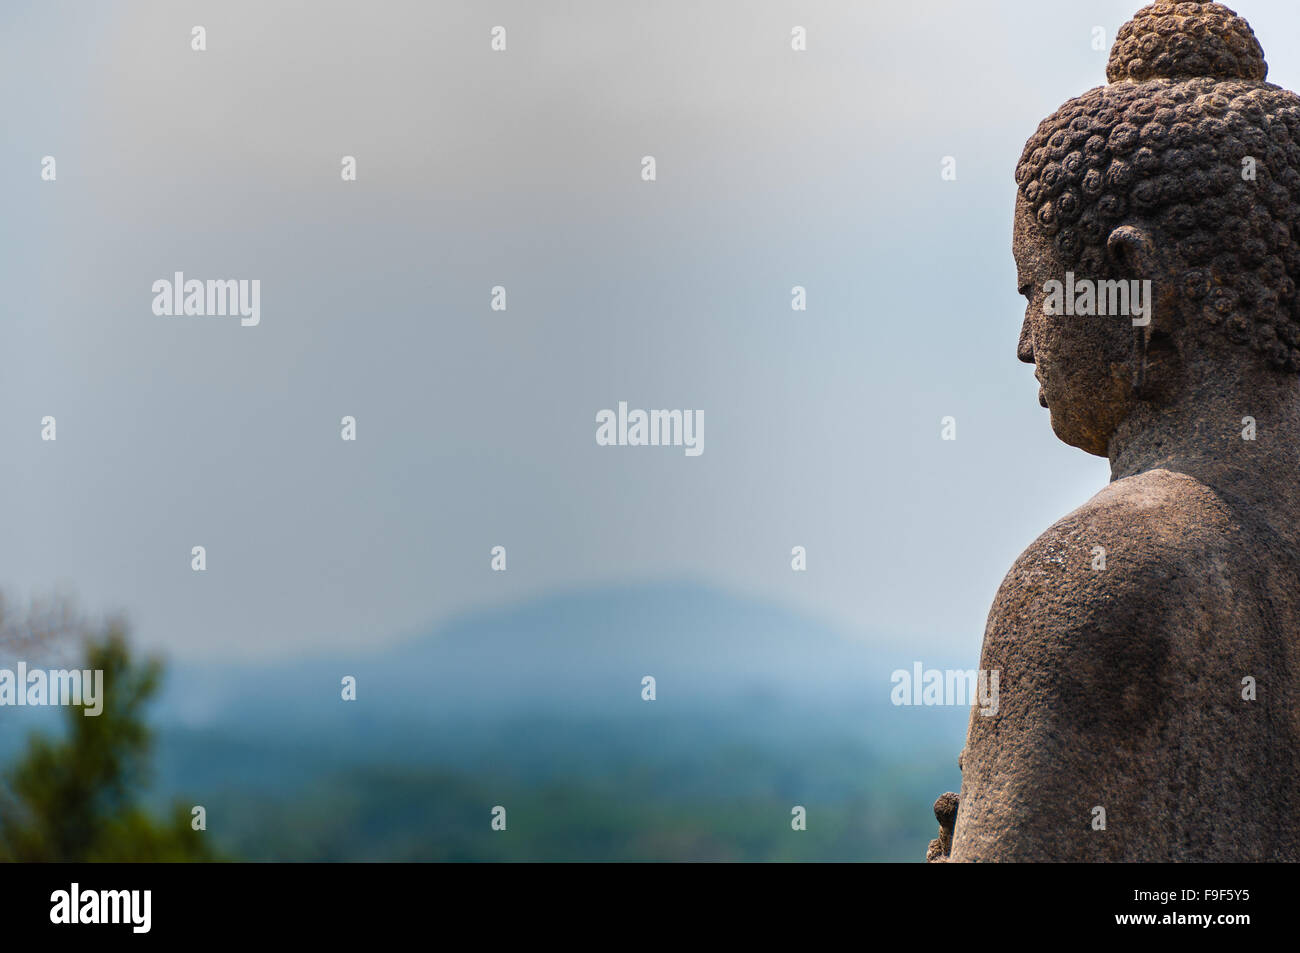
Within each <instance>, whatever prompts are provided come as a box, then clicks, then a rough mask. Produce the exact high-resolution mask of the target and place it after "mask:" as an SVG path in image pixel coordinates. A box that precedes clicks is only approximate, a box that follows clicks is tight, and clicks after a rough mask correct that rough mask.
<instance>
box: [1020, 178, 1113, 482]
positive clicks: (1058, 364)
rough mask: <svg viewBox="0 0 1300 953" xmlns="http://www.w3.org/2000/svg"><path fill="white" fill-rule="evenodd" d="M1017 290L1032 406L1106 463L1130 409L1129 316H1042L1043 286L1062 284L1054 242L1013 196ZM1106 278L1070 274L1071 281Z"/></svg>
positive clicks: (1072, 442)
mask: <svg viewBox="0 0 1300 953" xmlns="http://www.w3.org/2000/svg"><path fill="white" fill-rule="evenodd" d="M1012 251H1013V253H1014V255H1015V259H1016V271H1017V278H1016V280H1017V282H1018V284H1019V290H1020V293H1021V294H1022V295H1024V297H1025V299H1026V306H1025V320H1024V324H1023V326H1022V327H1021V329H1020V341H1019V345H1018V346H1017V348H1016V356H1017V357H1018V358H1019V359H1020V360H1022V361H1024V362H1025V363H1026V364H1033V365H1034V377H1035V378H1037V380H1038V382H1039V384H1040V385H1041V386H1040V389H1039V395H1038V401H1039V403H1040V404H1042V406H1044V407H1046V408H1047V410H1048V412H1049V413H1050V414H1051V420H1052V430H1053V431H1054V432H1055V434H1056V435H1057V436H1058V437H1059V438H1060V439H1061V440H1063V441H1065V442H1066V443H1068V444H1070V445H1071V446H1073V447H1078V448H1079V449H1081V450H1085V451H1087V452H1088V453H1091V454H1095V455H1097V456H1102V457H1104V456H1106V455H1107V453H1108V449H1109V446H1110V438H1111V435H1112V434H1113V433H1114V432H1115V428H1116V427H1118V426H1119V424H1120V422H1121V421H1122V420H1123V419H1124V418H1125V417H1126V416H1128V414H1129V413H1130V412H1131V410H1132V408H1133V405H1134V402H1135V395H1134V386H1133V381H1134V328H1133V321H1132V318H1131V316H1124V315H1106V316H1099V315H1064V314H1047V313H1045V312H1046V311H1047V310H1048V309H1047V307H1046V304H1047V301H1048V297H1049V291H1048V288H1047V287H1045V286H1046V285H1047V283H1048V282H1049V281H1057V282H1061V283H1062V284H1064V283H1065V282H1066V280H1067V279H1066V271H1067V269H1066V267H1065V265H1063V264H1062V263H1061V262H1060V260H1059V258H1058V256H1057V253H1056V249H1055V247H1054V245H1053V243H1052V241H1051V240H1050V239H1049V238H1047V237H1046V236H1045V235H1043V234H1042V232H1041V230H1040V229H1039V228H1038V226H1037V224H1036V223H1035V222H1034V218H1033V212H1032V209H1031V208H1030V206H1029V204H1028V203H1027V202H1026V201H1025V199H1024V197H1023V196H1017V200H1016V217H1015V227H1014V233H1013V241H1012ZM1104 277H1106V276H1102V275H1085V274H1079V273H1077V272H1076V273H1074V274H1073V279H1074V281H1075V282H1078V281H1080V280H1083V279H1087V280H1090V281H1099V280H1101V279H1103V278H1104Z"/></svg>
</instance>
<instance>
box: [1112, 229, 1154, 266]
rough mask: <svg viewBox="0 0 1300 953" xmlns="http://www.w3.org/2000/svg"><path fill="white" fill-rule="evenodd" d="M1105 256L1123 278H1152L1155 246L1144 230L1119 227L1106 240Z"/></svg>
mask: <svg viewBox="0 0 1300 953" xmlns="http://www.w3.org/2000/svg"><path fill="white" fill-rule="evenodd" d="M1106 256H1107V257H1108V258H1109V259H1110V263H1111V264H1112V265H1114V266H1115V268H1116V269H1117V270H1118V271H1119V272H1120V274H1121V275H1123V276H1124V277H1125V278H1154V277H1155V273H1156V269H1157V266H1156V246H1155V242H1153V241H1152V240H1151V235H1150V233H1149V232H1147V230H1146V229H1145V228H1142V227H1140V226H1138V225H1121V226H1120V227H1119V228H1117V229H1115V230H1114V231H1113V232H1111V233H1110V237H1109V238H1107V239H1106Z"/></svg>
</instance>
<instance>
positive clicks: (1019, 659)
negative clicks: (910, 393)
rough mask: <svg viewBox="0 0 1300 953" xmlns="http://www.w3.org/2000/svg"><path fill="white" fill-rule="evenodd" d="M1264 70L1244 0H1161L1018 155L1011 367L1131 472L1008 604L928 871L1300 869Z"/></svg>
mask: <svg viewBox="0 0 1300 953" xmlns="http://www.w3.org/2000/svg"><path fill="white" fill-rule="evenodd" d="M1267 72H1268V66H1267V64H1266V63H1265V61H1264V54H1263V51H1262V49H1261V48H1260V45H1259V43H1258V42H1257V41H1256V39H1255V35H1254V33H1253V32H1252V30H1251V28H1250V26H1249V25H1248V24H1247V23H1246V21H1245V20H1243V19H1241V18H1240V17H1238V16H1237V15H1236V14H1235V13H1234V12H1233V11H1231V10H1229V9H1227V8H1226V7H1224V6H1222V5H1220V4H1218V3H1186V2H1184V3H1175V2H1159V3H1153V4H1151V5H1150V6H1147V7H1144V8H1143V9H1142V10H1140V11H1138V13H1137V14H1136V15H1135V16H1134V17H1133V19H1132V20H1131V21H1129V22H1128V23H1126V24H1125V25H1124V26H1123V27H1122V28H1121V29H1120V31H1119V33H1118V35H1117V37H1116V40H1115V44H1114V47H1113V49H1112V50H1111V54H1110V60H1109V63H1108V65H1107V68H1106V77H1107V79H1108V80H1109V84H1108V85H1105V86H1099V87H1097V88H1096V89H1092V90H1090V91H1088V92H1086V93H1084V94H1083V95H1081V96H1079V97H1077V98H1075V99H1072V100H1070V101H1069V102H1067V103H1066V104H1065V105H1064V106H1062V107H1061V108H1060V109H1059V110H1057V111H1056V112H1055V113H1054V114H1053V115H1051V116H1049V117H1048V118H1047V119H1045V120H1043V121H1042V123H1040V124H1039V126H1038V131H1037V132H1035V133H1034V135H1033V136H1032V137H1031V138H1030V139H1029V141H1028V142H1027V143H1026V144H1025V148H1024V152H1023V154H1022V155H1021V158H1020V162H1019V164H1018V165H1017V167H1016V176H1015V179H1016V185H1017V187H1018V188H1017V195H1016V212H1015V225H1014V233H1013V240H1012V250H1013V253H1014V256H1015V260H1016V268H1017V274H1018V281H1019V285H1020V292H1021V293H1022V294H1023V295H1024V297H1025V298H1026V300H1027V302H1028V304H1027V306H1026V309H1025V319H1024V325H1023V327H1022V329H1021V332H1020V339H1019V344H1018V347H1017V352H1016V353H1017V356H1018V357H1019V359H1020V360H1021V361H1024V362H1026V363H1029V364H1033V365H1034V368H1035V371H1034V375H1035V377H1036V378H1037V379H1038V381H1039V383H1040V384H1041V385H1042V386H1041V389H1040V391H1039V402H1040V403H1041V404H1042V405H1043V406H1044V407H1045V408H1046V409H1047V412H1048V414H1049V415H1050V417H1051V424H1052V429H1053V431H1054V432H1055V433H1056V435H1057V436H1058V437H1059V438H1060V439H1061V440H1063V441H1065V442H1066V443H1068V444H1070V445H1071V446H1075V447H1078V448H1079V449H1081V450H1084V451H1086V452H1087V453H1091V454H1095V455H1097V456H1104V457H1107V458H1109V460H1110V466H1111V482H1110V483H1109V484H1108V485H1107V486H1106V487H1105V488H1104V489H1103V490H1101V492H1099V493H1098V494H1097V495H1096V496H1094V497H1093V498H1092V499H1091V500H1089V501H1088V502H1086V503H1085V504H1084V505H1083V506H1081V507H1080V508H1079V509H1077V510H1075V511H1074V512H1073V513H1070V514H1069V515H1068V516H1065V517H1064V518H1062V519H1061V520H1059V521H1058V522H1056V523H1055V524H1054V525H1053V526H1051V527H1050V528H1048V530H1047V531H1046V532H1045V533H1043V534H1042V535H1041V536H1040V537H1038V539H1037V540H1035V541H1034V542H1033V543H1032V544H1031V545H1030V546H1029V548H1028V549H1027V550H1025V552H1024V553H1023V554H1022V555H1021V556H1020V558H1019V559H1017V560H1016V562H1015V564H1014V565H1013V566H1012V567H1011V570H1010V572H1009V573H1008V574H1007V576H1006V579H1005V580H1004V581H1003V583H1002V585H1001V587H1000V589H999V590H998V593H997V596H996V598H995V599H994V602H993V607H992V610H991V611H990V613H989V618H988V625H987V628H986V630H985V635H984V646H983V652H982V658H981V663H980V667H981V668H982V669H984V670H986V671H989V672H992V671H997V672H998V673H999V678H1000V698H999V705H998V707H997V710H996V714H993V715H985V714H983V713H982V712H981V711H980V710H979V709H978V708H976V709H974V710H973V711H972V713H971V719H970V725H969V729H968V732H967V738H966V747H965V749H964V751H963V752H962V755H961V757H960V759H959V763H960V765H961V768H962V785H961V792H960V796H958V795H956V794H951V793H950V794H945V795H944V796H943V797H941V798H940V799H939V801H938V802H937V803H936V805H935V813H936V817H938V818H939V821H940V836H939V837H938V838H937V839H936V840H935V841H934V842H933V843H932V844H931V846H930V851H929V856H928V859H930V860H933V861H992V860H1008V861H1296V860H1300V825H1297V824H1296V818H1297V817H1300V295H1297V292H1296V288H1297V284H1298V283H1300V97H1297V96H1296V95H1295V94H1294V93H1291V92H1289V91H1287V90H1284V89H1281V88H1280V87H1278V86H1275V85H1273V84H1271V83H1268V82H1265V76H1266V75H1267ZM1146 283H1149V284H1146ZM1144 287H1145V288H1146V289H1148V291H1149V297H1148V298H1147V300H1146V301H1145V302H1144V303H1143V306H1142V308H1141V309H1136V308H1134V307H1133V300H1134V299H1135V298H1137V297H1139V296H1140V295H1139V292H1140V290H1141V289H1142V288H1144ZM1062 289H1065V293H1064V294H1063V292H1062ZM1081 289H1082V290H1081ZM1122 290H1130V291H1132V292H1133V295H1132V296H1130V300H1129V302H1128V307H1125V302H1124V300H1123V297H1124V296H1123V295H1121V294H1120V293H1119V292H1120V291H1122ZM1071 293H1072V294H1073V295H1074V296H1075V300H1073V301H1070V300H1065V301H1064V302H1063V300H1062V299H1063V298H1067V299H1068V296H1069V294H1071ZM1103 302H1104V303H1103ZM1062 304H1065V305H1066V307H1062ZM1071 304H1073V305H1075V306H1074V307H1069V305H1071ZM1106 305H1109V306H1106ZM1139 311H1140V312H1141V313H1139ZM1116 312H1120V313H1116ZM1023 477H1024V478H1026V479H1032V475H1030V474H1024V475H1023Z"/></svg>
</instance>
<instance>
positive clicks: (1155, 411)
mask: <svg viewBox="0 0 1300 953" xmlns="http://www.w3.org/2000/svg"><path fill="white" fill-rule="evenodd" d="M1189 379H1191V380H1190V383H1189ZM1183 383H1184V386H1182V387H1180V388H1179V390H1178V392H1177V394H1176V395H1175V396H1174V397H1173V398H1172V399H1166V400H1163V401H1160V402H1159V403H1156V402H1152V401H1140V402H1139V403H1138V404H1137V406H1136V407H1135V409H1134V410H1133V412H1132V413H1131V414H1129V416H1128V417H1126V418H1125V419H1124V421H1123V422H1121V423H1120V425H1119V426H1118V427H1117V428H1116V429H1115V433H1114V434H1113V435H1112V436H1111V440H1110V465H1111V480H1112V481H1114V480H1120V479H1123V478H1124V477H1129V476H1134V475H1136V474H1139V473H1143V472H1146V471H1148V470H1154V469H1165V470H1171V471H1173V472H1176V473H1185V474H1187V475H1189V476H1192V477H1195V478H1197V479H1198V480H1200V481H1201V482H1203V483H1205V484H1206V485H1207V486H1210V487H1213V488H1214V489H1216V490H1219V491H1223V492H1225V493H1227V494H1230V495H1232V496H1234V497H1236V498H1238V499H1239V500H1241V501H1242V502H1246V503H1266V504H1267V505H1268V506H1270V507H1277V506H1279V505H1281V506H1282V507H1284V508H1285V509H1286V510H1288V511H1289V512H1293V513H1295V512H1300V378H1297V377H1296V376H1294V375H1288V374H1283V373H1279V372H1276V371H1270V370H1266V369H1262V368H1260V367H1259V366H1258V365H1256V364H1242V365H1237V364H1236V363H1235V362H1234V363H1233V364H1230V365H1228V366H1223V365H1216V366H1213V367H1200V368H1195V369H1193V371H1192V373H1189V374H1187V375H1186V376H1185V377H1184V382H1183ZM1246 417H1252V418H1254V421H1255V434H1254V437H1255V439H1253V440H1249V439H1245V438H1244V437H1243V435H1242V433H1243V430H1246V429H1247V427H1248V422H1246V423H1244V422H1243V418H1246Z"/></svg>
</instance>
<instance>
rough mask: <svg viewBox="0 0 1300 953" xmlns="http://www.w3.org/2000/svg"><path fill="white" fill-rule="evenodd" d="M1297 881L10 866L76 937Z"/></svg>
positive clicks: (13, 882)
mask: <svg viewBox="0 0 1300 953" xmlns="http://www.w3.org/2000/svg"><path fill="white" fill-rule="evenodd" d="M1291 881H1292V871H1291V870H1290V869H1288V868H1287V867H1286V866H1278V865H1257V866H1252V865H1204V866H1190V865H1182V866H1172V865H1169V866H1160V865H1130V866H1123V865H1097V866H1079V865H1050V866H1013V865H999V866H981V867H968V866H957V865H946V864H945V865H925V864H907V865H901V864H899V865H890V864H872V865H703V864H701V865H636V864H626V865H588V864H568V865H564V864H558V865H541V864H512V865H491V866H489V865H458V866H451V865H432V864H428V865H426V864H338V865H329V864H215V865H180V864H176V865H166V864H157V865H151V864H136V865H129V864H100V865H81V866H78V865H33V866H20V865H8V866H0V911H2V912H3V914H4V923H5V935H6V938H7V939H15V938H20V937H28V936H35V935H38V934H39V935H42V936H44V937H49V938H55V937H59V936H62V937H63V939H64V940H67V941H69V942H72V943H79V942H84V941H87V940H89V941H92V942H93V941H98V940H107V939H112V940H113V941H114V942H127V943H130V942H149V941H150V940H155V939H162V940H164V941H172V940H177V939H182V938H184V939H192V938H196V937H198V938H203V939H212V940H221V939H225V938H229V939H239V940H247V939H264V938H265V939H271V938H279V937H284V938H291V939H293V940H295V941H302V940H311V939H314V938H319V939H321V940H324V941H331V942H337V941H339V940H345V939H347V938H349V937H356V938H358V939H366V940H368V941H371V942H373V941H374V940H376V939H384V938H387V937H389V936H391V937H393V938H395V939H396V938H400V937H404V936H406V935H409V934H410V933H411V931H412V930H414V929H419V928H422V927H424V928H430V927H432V928H433V929H435V930H436V931H438V932H439V933H440V932H442V931H443V930H449V929H452V928H463V929H467V930H475V931H480V932H481V933H482V935H483V936H484V938H487V937H488V936H491V937H493V938H496V937H499V936H500V935H501V933H502V932H503V931H507V932H508V931H510V930H511V929H512V927H513V928H514V929H517V930H520V931H523V932H526V933H527V934H529V935H531V936H532V937H534V938H538V937H539V935H540V934H539V931H544V932H545V933H547V934H552V935H553V931H556V930H562V931H563V935H564V936H565V937H566V938H568V939H578V938H581V937H583V936H591V937H592V938H593V939H597V940H600V941H602V942H618V940H617V937H618V936H619V935H625V936H626V937H632V936H635V935H636V934H637V933H638V932H640V931H642V930H645V929H650V930H652V931H653V932H655V933H656V934H658V935H660V936H661V938H663V939H665V940H666V939H667V937H668V936H670V935H668V934H663V933H662V931H663V929H664V928H665V927H666V926H670V925H676V924H681V925H682V926H683V928H687V927H689V929H690V930H691V931H693V932H694V931H699V930H700V929H701V928H705V929H707V928H709V927H713V926H716V928H717V930H719V931H725V932H726V933H727V934H729V935H731V936H735V935H736V934H744V933H746V932H747V931H748V930H749V929H750V928H753V929H756V930H762V931H763V932H764V933H768V932H770V931H772V930H773V929H780V928H781V927H783V926H785V927H788V928H789V930H790V931H792V932H795V933H806V934H807V935H808V937H809V938H816V937H819V936H821V935H823V934H826V932H827V931H829V930H833V929H835V930H837V929H839V928H841V927H842V926H849V927H851V928H852V929H853V930H854V931H855V934H856V935H859V936H863V935H871V933H872V932H874V931H877V930H886V929H888V930H894V929H898V928H901V929H903V930H904V931H909V930H910V931H919V933H931V934H932V935H934V936H935V937H936V938H937V937H938V935H939V934H940V933H946V935H947V936H948V937H949V939H952V940H958V939H960V937H961V936H962V935H964V934H965V935H968V936H969V934H967V933H966V931H967V930H969V929H975V930H977V931H978V930H981V929H987V928H993V927H996V928H997V932H998V933H1001V934H1002V935H1007V932H1006V931H1011V932H1014V933H1022V931H1037V930H1039V929H1042V930H1051V931H1054V932H1055V933H1056V935H1064V936H1070V937H1088V936H1095V935H1097V934H1107V935H1114V936H1121V935H1123V934H1125V933H1138V934H1141V935H1143V936H1146V937H1148V938H1155V937H1165V938H1167V939H1169V940H1170V941H1175V942H1184V941H1185V939H1186V938H1187V937H1188V936H1189V935H1191V934H1197V933H1199V934H1201V935H1204V936H1207V937H1213V938H1215V939H1216V940H1222V941H1228V942H1231V941H1232V940H1233V939H1234V938H1238V937H1243V936H1245V935H1246V933H1247V932H1249V931H1251V930H1254V929H1256V928H1258V927H1265V928H1271V929H1272V930H1278V929H1282V928H1285V926H1286V922H1287V917H1286V915H1285V914H1284V907H1285V906H1287V905H1289V902H1290V900H1291V896H1292V887H1291ZM782 921H784V922H782ZM620 924H621V926H620ZM611 930H614V931H616V932H613V933H611V932H610V931H611ZM624 931H627V932H626V933H624ZM935 931H938V932H935ZM947 931H952V932H951V933H947ZM1243 931H1245V932H1243ZM919 933H918V939H919V938H920V936H919ZM426 935H427V934H426ZM684 935H685V934H681V933H674V934H671V936H675V937H679V938H680V937H682V936H684ZM1022 935H1024V936H1026V937H1028V936H1033V935H1035V933H1033V932H1025V933H1023V934H1022ZM1044 935H1051V934H1044Z"/></svg>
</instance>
